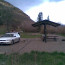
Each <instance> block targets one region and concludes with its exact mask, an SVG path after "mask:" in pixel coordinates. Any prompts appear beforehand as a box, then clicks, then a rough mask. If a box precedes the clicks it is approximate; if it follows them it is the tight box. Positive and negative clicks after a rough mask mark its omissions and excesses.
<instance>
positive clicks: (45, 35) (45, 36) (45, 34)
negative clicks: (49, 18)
mask: <svg viewBox="0 0 65 65" xmlns="http://www.w3.org/2000/svg"><path fill="white" fill-rule="evenodd" d="M46 38H47V33H46V24H44V41H45V43H46V42H47V40H46Z"/></svg>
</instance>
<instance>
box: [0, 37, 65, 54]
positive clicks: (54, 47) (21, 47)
mask: <svg viewBox="0 0 65 65" xmlns="http://www.w3.org/2000/svg"><path fill="white" fill-rule="evenodd" d="M62 39H64V38H63V37H61V36H59V39H58V40H57V41H48V42H47V43H45V42H43V41H42V40H41V38H31V39H30V38H27V39H25V38H21V41H20V42H19V43H16V44H13V45H0V54H1V53H6V54H11V53H15V52H17V53H25V52H31V51H46V52H54V51H58V52H64V53H65V41H62Z"/></svg>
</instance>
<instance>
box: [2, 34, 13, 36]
mask: <svg viewBox="0 0 65 65" xmlns="http://www.w3.org/2000/svg"><path fill="white" fill-rule="evenodd" d="M2 37H13V34H4V35H3V36H2Z"/></svg>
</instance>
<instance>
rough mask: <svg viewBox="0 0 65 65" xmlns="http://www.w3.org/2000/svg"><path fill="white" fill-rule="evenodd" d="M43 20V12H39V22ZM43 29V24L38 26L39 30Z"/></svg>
mask: <svg viewBox="0 0 65 65" xmlns="http://www.w3.org/2000/svg"><path fill="white" fill-rule="evenodd" d="M42 20H43V13H42V12H39V14H38V18H37V22H41V21H42ZM40 30H41V25H39V26H38V31H40Z"/></svg>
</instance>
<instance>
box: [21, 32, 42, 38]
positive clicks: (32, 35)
mask: <svg viewBox="0 0 65 65" xmlns="http://www.w3.org/2000/svg"><path fill="white" fill-rule="evenodd" d="M21 37H22V38H39V37H41V34H37V35H35V34H34V33H22V34H21Z"/></svg>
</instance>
